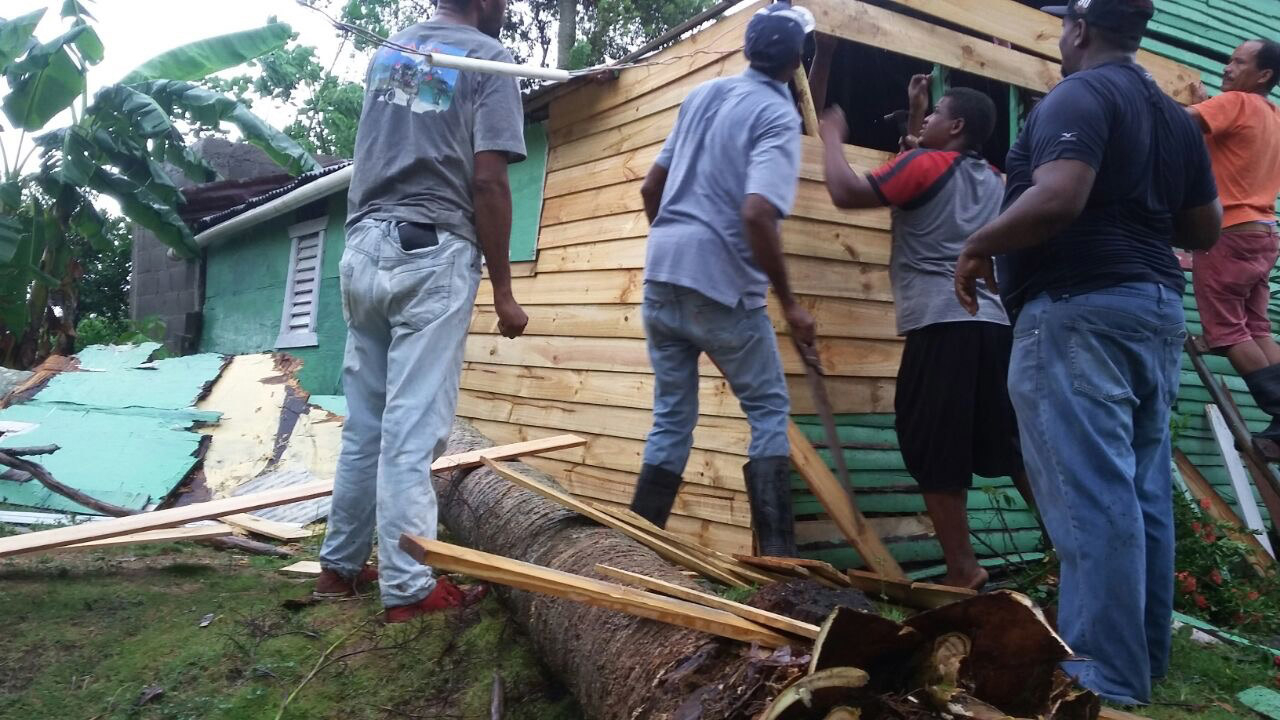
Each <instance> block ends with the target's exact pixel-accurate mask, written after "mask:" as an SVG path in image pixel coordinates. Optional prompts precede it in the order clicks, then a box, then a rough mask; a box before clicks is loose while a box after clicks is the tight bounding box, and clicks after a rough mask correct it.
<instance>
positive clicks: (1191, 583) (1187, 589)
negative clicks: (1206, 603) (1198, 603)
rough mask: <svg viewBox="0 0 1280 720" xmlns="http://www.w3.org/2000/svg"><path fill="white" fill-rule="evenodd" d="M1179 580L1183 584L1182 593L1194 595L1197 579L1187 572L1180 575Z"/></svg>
mask: <svg viewBox="0 0 1280 720" xmlns="http://www.w3.org/2000/svg"><path fill="white" fill-rule="evenodd" d="M1178 579H1179V580H1180V581H1181V582H1182V592H1184V593H1193V592H1195V591H1196V579H1195V578H1193V577H1191V576H1190V575H1188V574H1187V573H1185V572H1181V573H1178Z"/></svg>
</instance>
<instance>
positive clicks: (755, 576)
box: [587, 503, 780, 585]
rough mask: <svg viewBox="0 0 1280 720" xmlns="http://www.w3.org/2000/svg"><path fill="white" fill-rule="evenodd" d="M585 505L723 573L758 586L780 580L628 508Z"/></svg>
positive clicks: (593, 504) (594, 504) (598, 504)
mask: <svg viewBox="0 0 1280 720" xmlns="http://www.w3.org/2000/svg"><path fill="white" fill-rule="evenodd" d="M587 504H588V505H590V506H591V507H593V508H595V509H597V510H599V511H600V512H603V513H608V514H610V515H612V516H614V517H615V518H617V519H618V520H620V521H622V522H625V523H628V524H630V525H633V526H635V527H636V528H639V529H640V531H641V532H645V533H648V534H650V535H653V536H655V537H658V538H661V539H663V540H666V541H667V542H670V543H672V544H673V545H676V546H678V547H681V548H684V549H685V550H688V551H689V552H691V553H693V554H694V555H697V556H699V557H702V558H704V559H706V560H707V561H708V562H710V563H712V564H714V565H717V566H719V567H720V568H721V569H723V570H724V571H725V572H728V573H731V574H734V575H738V576H741V577H742V578H743V579H745V580H746V581H747V582H751V583H755V584H758V585H768V584H769V583H773V582H777V581H778V580H779V579H780V578H779V577H778V576H776V575H770V574H768V573H765V572H762V571H760V570H757V569H756V568H753V567H751V566H749V565H746V564H744V563H741V562H738V561H737V560H736V559H735V558H734V557H733V556H732V555H728V554H726V553H722V552H720V551H719V550H713V549H711V548H709V547H707V546H705V545H701V544H699V543H697V542H694V541H693V540H690V539H689V538H687V537H683V536H681V535H677V534H675V533H672V532H668V531H667V530H666V529H664V528H660V527H658V526H657V525H654V524H653V523H651V522H649V521H648V519H646V518H643V517H641V516H639V515H637V514H636V513H634V512H632V511H631V510H630V509H629V508H614V507H610V506H608V505H603V504H600V503H587Z"/></svg>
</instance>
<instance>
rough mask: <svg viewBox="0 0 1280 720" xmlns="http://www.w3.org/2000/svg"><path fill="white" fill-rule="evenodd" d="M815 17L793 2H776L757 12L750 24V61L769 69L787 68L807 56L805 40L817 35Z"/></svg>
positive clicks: (748, 36)
mask: <svg viewBox="0 0 1280 720" xmlns="http://www.w3.org/2000/svg"><path fill="white" fill-rule="evenodd" d="M815 25H816V23H815V22H814V18H813V13H811V12H809V11H808V10H806V9H805V8H802V7H793V6H792V5H791V3H790V2H775V3H773V4H772V5H766V6H764V7H762V8H760V9H759V10H757V11H756V14H755V15H753V16H752V18H751V21H750V22H748V23H747V38H746V42H745V46H744V48H743V49H744V50H745V51H746V54H747V59H748V60H750V61H751V62H753V63H760V64H761V65H764V66H766V67H774V66H783V65H786V64H787V63H789V62H793V61H794V60H795V59H796V58H798V57H800V54H801V53H802V52H804V42H805V38H806V37H807V36H808V35H809V33H811V32H813V30H814V26H815Z"/></svg>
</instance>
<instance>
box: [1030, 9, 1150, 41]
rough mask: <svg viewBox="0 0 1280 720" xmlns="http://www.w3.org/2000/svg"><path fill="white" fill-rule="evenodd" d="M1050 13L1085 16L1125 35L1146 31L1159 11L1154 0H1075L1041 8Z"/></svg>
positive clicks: (1093, 22) (1095, 24) (1071, 16)
mask: <svg viewBox="0 0 1280 720" xmlns="http://www.w3.org/2000/svg"><path fill="white" fill-rule="evenodd" d="M1040 9H1041V10H1043V11H1045V12H1047V13H1049V14H1050V15H1057V16H1058V17H1070V18H1076V19H1080V20H1084V21H1085V22H1087V23H1089V24H1090V25H1093V26H1096V27H1100V28H1106V29H1107V30H1111V31H1114V32H1118V33H1123V34H1125V35H1139V36H1140V35H1142V33H1143V32H1144V31H1145V30H1146V29H1147V21H1149V20H1150V19H1151V16H1152V15H1155V14H1156V6H1155V5H1154V4H1153V3H1152V2H1151V0H1071V2H1070V3H1068V4H1066V5H1048V6H1046V7H1042V8H1040Z"/></svg>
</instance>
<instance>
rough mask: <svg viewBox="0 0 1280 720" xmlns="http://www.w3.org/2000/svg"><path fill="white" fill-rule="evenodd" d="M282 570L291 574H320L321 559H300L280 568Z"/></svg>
mask: <svg viewBox="0 0 1280 720" xmlns="http://www.w3.org/2000/svg"><path fill="white" fill-rule="evenodd" d="M280 572H282V573H288V574H290V575H319V574H320V561H318V560H299V561H298V562H296V563H294V564H292V565H286V566H284V567H282V568H280Z"/></svg>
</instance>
